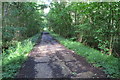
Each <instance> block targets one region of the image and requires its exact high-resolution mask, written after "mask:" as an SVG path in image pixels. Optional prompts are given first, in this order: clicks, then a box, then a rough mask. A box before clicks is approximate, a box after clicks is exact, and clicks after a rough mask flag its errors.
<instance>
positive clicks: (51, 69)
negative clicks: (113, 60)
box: [16, 33, 106, 78]
mask: <svg viewBox="0 0 120 80" xmlns="http://www.w3.org/2000/svg"><path fill="white" fill-rule="evenodd" d="M98 77H100V78H105V77H106V75H105V73H104V72H103V71H101V70H99V69H98V68H95V67H93V66H92V65H91V64H89V63H88V62H87V61H86V60H85V59H84V58H83V57H81V56H78V55H76V54H75V53H74V51H72V50H69V49H67V48H65V47H64V46H63V45H61V44H59V43H58V42H57V41H56V40H55V39H54V38H53V37H52V36H51V35H50V34H48V33H43V34H42V37H41V40H40V43H38V44H37V45H36V46H35V47H34V48H33V50H32V51H31V52H30V54H29V55H28V59H27V61H26V62H25V63H24V64H23V65H22V67H21V69H20V71H19V73H18V74H17V76H16V78H98Z"/></svg>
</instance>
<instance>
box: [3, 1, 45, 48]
mask: <svg viewBox="0 0 120 80" xmlns="http://www.w3.org/2000/svg"><path fill="white" fill-rule="evenodd" d="M41 7H43V8H42V9H38V8H41ZM43 9H44V6H43V5H37V4H36V3H33V2H29V3H28V2H27V3H25V2H23V3H20V2H3V5H2V11H3V13H2V14H3V15H2V16H3V25H2V26H3V30H2V33H3V34H2V35H3V47H8V46H10V45H11V44H9V43H11V41H22V40H24V39H26V38H28V37H32V36H33V35H35V34H37V33H39V32H41V31H42V29H43V24H44V23H43V20H44V19H43V16H44V15H43Z"/></svg>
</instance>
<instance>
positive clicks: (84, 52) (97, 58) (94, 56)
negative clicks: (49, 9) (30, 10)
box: [50, 32, 120, 78]
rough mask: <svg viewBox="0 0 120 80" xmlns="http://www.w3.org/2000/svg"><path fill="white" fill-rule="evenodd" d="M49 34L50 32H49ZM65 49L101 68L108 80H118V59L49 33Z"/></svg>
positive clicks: (119, 72)
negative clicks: (114, 79)
mask: <svg viewBox="0 0 120 80" xmlns="http://www.w3.org/2000/svg"><path fill="white" fill-rule="evenodd" d="M50 33H51V32H50ZM51 35H52V36H54V37H55V38H56V39H57V40H58V41H59V42H60V43H61V44H63V45H64V46H65V47H67V48H69V49H71V50H74V51H75V52H76V53H77V54H78V55H80V56H83V57H85V58H86V59H87V61H88V62H89V63H92V64H93V65H94V66H95V67H102V68H103V69H104V70H103V71H104V72H105V73H106V74H108V76H107V77H110V78H120V64H119V63H120V58H115V57H114V56H112V55H111V56H110V55H106V54H102V53H101V52H100V51H98V50H95V49H93V48H90V47H88V46H85V45H83V44H82V43H79V42H76V41H72V40H70V39H65V38H63V37H60V36H59V35H57V34H54V33H51Z"/></svg>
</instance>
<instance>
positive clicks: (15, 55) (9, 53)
mask: <svg viewBox="0 0 120 80" xmlns="http://www.w3.org/2000/svg"><path fill="white" fill-rule="evenodd" d="M39 36H40V34H36V35H35V36H33V37H31V38H29V39H26V40H24V41H22V42H16V45H15V46H11V47H9V49H8V50H6V51H3V53H2V71H3V72H2V77H3V78H14V77H15V75H16V74H17V72H18V70H19V69H20V67H21V65H22V63H23V62H24V61H25V60H26V59H27V55H28V53H29V52H30V51H31V50H32V49H33V46H34V45H35V43H36V41H37V40H38V38H39ZM0 56H1V55H0Z"/></svg>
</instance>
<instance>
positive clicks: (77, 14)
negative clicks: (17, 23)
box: [47, 2, 120, 56]
mask: <svg viewBox="0 0 120 80" xmlns="http://www.w3.org/2000/svg"><path fill="white" fill-rule="evenodd" d="M119 5H120V2H102V3H98V2H91V3H82V2H81V3H80V2H71V3H69V2H66V3H65V2H55V3H52V4H51V6H50V8H51V10H50V12H49V13H48V16H47V20H48V22H49V23H48V25H49V26H48V27H49V28H50V30H52V31H54V32H55V33H57V34H59V35H61V36H63V37H67V38H71V39H72V38H74V39H73V40H77V41H79V42H82V43H84V44H87V45H89V46H91V47H93V48H96V49H98V50H100V51H101V52H102V53H104V54H109V55H111V54H112V53H114V55H116V54H117V56H118V55H119V54H118V53H119V50H120V47H118V46H119V44H120V40H119V39H120V37H119V36H120V27H119V26H120V23H119V14H120V13H119V11H120V7H119Z"/></svg>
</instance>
